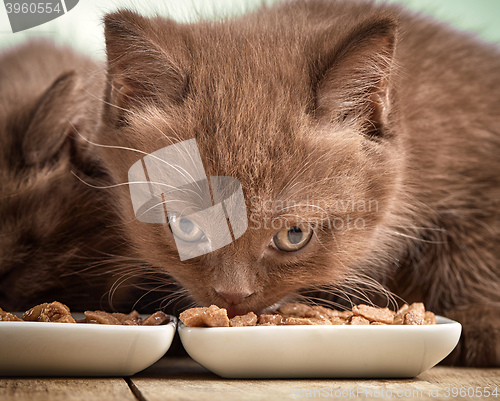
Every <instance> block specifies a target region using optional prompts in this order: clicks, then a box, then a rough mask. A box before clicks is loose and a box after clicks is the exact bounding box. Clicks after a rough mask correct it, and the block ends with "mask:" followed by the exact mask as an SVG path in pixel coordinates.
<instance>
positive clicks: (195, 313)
mask: <svg viewBox="0 0 500 401" xmlns="http://www.w3.org/2000/svg"><path fill="white" fill-rule="evenodd" d="M180 319H181V321H182V322H183V323H184V324H185V325H186V326H191V327H218V326H223V327H227V326H228V324H227V321H229V326H231V327H241V326H255V325H257V326H281V325H309V326H311V325H344V324H345V325H366V326H368V325H373V326H382V325H384V326H385V325H402V324H406V325H418V324H436V316H435V315H434V313H432V312H429V311H426V310H425V307H424V304H423V303H420V302H416V303H413V304H411V305H406V304H405V305H403V306H402V307H401V308H400V309H399V310H398V311H397V312H394V311H391V310H390V309H388V308H378V307H374V306H369V305H363V304H361V305H355V306H353V308H352V311H338V310H335V309H328V308H325V307H322V306H317V305H316V306H308V305H304V304H299V303H289V304H284V305H282V306H281V307H280V308H279V309H278V313H276V314H262V315H259V316H257V315H255V314H254V313H253V312H249V313H248V314H246V315H242V316H235V317H233V318H232V319H231V320H228V319H227V311H226V310H225V309H224V308H218V307H217V306H215V305H212V306H210V307H208V308H206V307H205V308H192V309H188V310H186V311H185V312H182V313H181V315H180ZM221 322H222V323H221Z"/></svg>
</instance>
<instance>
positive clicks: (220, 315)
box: [179, 305, 229, 327]
mask: <svg viewBox="0 0 500 401" xmlns="http://www.w3.org/2000/svg"><path fill="white" fill-rule="evenodd" d="M179 319H181V321H182V322H183V323H184V324H185V325H186V326H190V327H229V318H228V317H227V310H226V309H224V308H219V307H218V306H216V305H211V306H209V307H208V308H191V309H188V310H186V311H184V312H182V313H181V314H180V316H179Z"/></svg>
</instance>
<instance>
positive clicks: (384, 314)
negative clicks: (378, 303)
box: [352, 305, 394, 324]
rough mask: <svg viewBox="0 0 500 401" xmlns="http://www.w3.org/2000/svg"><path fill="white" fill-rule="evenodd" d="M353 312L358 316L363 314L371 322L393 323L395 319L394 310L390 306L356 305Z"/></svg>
mask: <svg viewBox="0 0 500 401" xmlns="http://www.w3.org/2000/svg"><path fill="white" fill-rule="evenodd" d="M352 313H354V314H355V315H356V316H362V317H364V318H365V319H368V320H369V321H370V322H380V323H385V324H392V322H393V320H394V312H393V311H391V310H389V309H388V308H383V309H382V308H375V307H373V306H369V305H354V306H353V307H352Z"/></svg>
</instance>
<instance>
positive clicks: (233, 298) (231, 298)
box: [215, 290, 253, 305]
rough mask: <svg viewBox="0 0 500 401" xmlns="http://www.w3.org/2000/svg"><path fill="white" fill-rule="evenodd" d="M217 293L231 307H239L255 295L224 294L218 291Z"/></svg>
mask: <svg viewBox="0 0 500 401" xmlns="http://www.w3.org/2000/svg"><path fill="white" fill-rule="evenodd" d="M215 292H216V293H217V294H218V295H219V296H221V297H222V298H223V299H224V300H225V301H226V302H227V303H228V304H230V305H238V304H240V303H242V302H243V301H244V300H245V299H246V298H248V297H249V296H250V295H252V294H253V292H224V291H217V290H216V291H215Z"/></svg>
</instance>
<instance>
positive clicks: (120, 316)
mask: <svg viewBox="0 0 500 401" xmlns="http://www.w3.org/2000/svg"><path fill="white" fill-rule="evenodd" d="M111 315H113V317H115V318H116V319H117V320H118V321H119V322H120V324H123V325H126V326H139V325H141V324H142V319H141V317H140V316H139V312H137V311H136V310H134V311H132V312H130V313H129V314H128V315H127V314H125V313H112V314H111Z"/></svg>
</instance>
